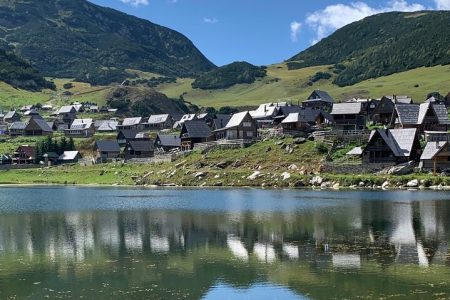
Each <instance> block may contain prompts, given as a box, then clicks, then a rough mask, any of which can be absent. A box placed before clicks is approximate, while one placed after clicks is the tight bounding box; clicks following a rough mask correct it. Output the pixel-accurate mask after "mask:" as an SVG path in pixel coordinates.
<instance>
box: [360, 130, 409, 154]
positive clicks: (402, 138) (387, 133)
mask: <svg viewBox="0 0 450 300" xmlns="http://www.w3.org/2000/svg"><path fill="white" fill-rule="evenodd" d="M416 132H417V129H416V128H408V129H382V128H379V129H376V130H373V131H372V132H371V134H370V138H369V143H370V142H371V141H372V140H373V139H374V138H375V137H376V136H377V135H379V136H380V137H381V138H382V139H383V140H384V142H385V143H386V145H388V147H389V148H390V149H391V151H392V153H393V154H394V155H395V156H396V157H409V156H411V152H412V147H413V145H414V140H415V139H416ZM369 143H368V144H369Z"/></svg>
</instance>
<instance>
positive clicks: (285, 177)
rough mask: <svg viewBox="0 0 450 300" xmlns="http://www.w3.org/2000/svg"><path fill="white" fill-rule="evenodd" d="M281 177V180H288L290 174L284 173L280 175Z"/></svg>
mask: <svg viewBox="0 0 450 300" xmlns="http://www.w3.org/2000/svg"><path fill="white" fill-rule="evenodd" d="M281 177H282V178H283V180H288V179H289V178H291V174H290V173H288V172H284V173H283V174H281Z"/></svg>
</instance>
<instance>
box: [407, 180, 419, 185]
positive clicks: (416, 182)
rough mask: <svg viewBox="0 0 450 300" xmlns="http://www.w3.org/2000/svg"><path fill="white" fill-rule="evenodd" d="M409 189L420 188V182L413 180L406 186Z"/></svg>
mask: <svg viewBox="0 0 450 300" xmlns="http://www.w3.org/2000/svg"><path fill="white" fill-rule="evenodd" d="M406 186H407V187H418V186H419V180H417V179H413V180H411V181H408V183H407V184H406Z"/></svg>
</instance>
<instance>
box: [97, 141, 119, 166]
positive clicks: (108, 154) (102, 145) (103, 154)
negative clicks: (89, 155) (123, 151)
mask: <svg viewBox="0 0 450 300" xmlns="http://www.w3.org/2000/svg"><path fill="white" fill-rule="evenodd" d="M94 152H95V158H96V159H97V161H99V162H106V161H109V160H113V159H117V158H118V157H119V155H120V146H119V144H118V143H117V141H108V140H101V141H96V142H95V147H94Z"/></svg>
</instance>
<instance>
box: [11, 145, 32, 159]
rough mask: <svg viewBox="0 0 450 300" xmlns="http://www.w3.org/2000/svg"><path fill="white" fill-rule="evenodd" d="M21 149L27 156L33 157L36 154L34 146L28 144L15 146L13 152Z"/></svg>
mask: <svg viewBox="0 0 450 300" xmlns="http://www.w3.org/2000/svg"><path fill="white" fill-rule="evenodd" d="M19 151H21V152H22V153H25V154H26V155H28V157H31V158H33V157H35V155H36V147H33V146H30V145H21V146H19V147H17V149H16V151H15V152H19Z"/></svg>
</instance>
